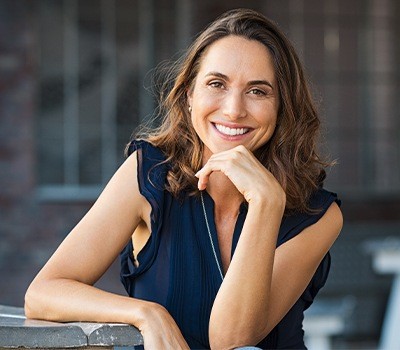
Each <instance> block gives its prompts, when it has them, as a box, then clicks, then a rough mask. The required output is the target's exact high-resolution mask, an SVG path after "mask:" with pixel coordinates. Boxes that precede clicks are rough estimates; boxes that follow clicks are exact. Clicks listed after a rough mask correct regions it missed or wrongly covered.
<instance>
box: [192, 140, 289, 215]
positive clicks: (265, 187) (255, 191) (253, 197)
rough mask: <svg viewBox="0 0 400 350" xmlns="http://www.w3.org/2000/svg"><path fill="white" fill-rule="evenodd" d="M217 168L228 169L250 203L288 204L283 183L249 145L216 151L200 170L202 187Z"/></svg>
mask: <svg viewBox="0 0 400 350" xmlns="http://www.w3.org/2000/svg"><path fill="white" fill-rule="evenodd" d="M215 171H220V172H222V173H224V174H225V175H226V176H227V177H228V178H229V179H230V180H231V181H232V183H233V184H234V185H235V187H236V188H237V189H238V191H239V192H240V193H241V194H242V195H243V196H244V198H245V200H246V201H247V202H248V203H249V204H251V203H252V202H257V203H264V204H266V203H269V204H273V205H274V206H276V205H279V206H280V207H283V209H284V208H285V204H286V195H285V192H284V190H283V189H282V187H281V185H280V184H279V182H278V181H277V180H276V179H275V177H274V176H273V175H272V174H271V172H269V171H268V170H267V169H266V168H265V167H264V166H263V165H262V164H261V163H260V162H259V161H258V159H257V158H256V157H255V156H254V155H253V153H252V152H250V151H249V150H248V149H247V148H246V147H244V146H237V147H235V148H232V149H231V150H228V151H224V152H220V153H216V154H213V155H212V156H211V157H210V158H209V159H208V161H207V163H206V164H205V165H204V167H203V168H202V169H201V170H200V171H198V172H197V174H196V176H197V177H198V179H199V182H198V188H199V190H204V189H205V188H206V187H207V184H208V181H209V177H210V175H211V174H212V173H213V172H215Z"/></svg>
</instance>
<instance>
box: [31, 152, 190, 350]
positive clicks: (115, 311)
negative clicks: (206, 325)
mask: <svg viewBox="0 0 400 350" xmlns="http://www.w3.org/2000/svg"><path fill="white" fill-rule="evenodd" d="M136 169H137V159H136V154H133V155H131V156H130V157H129V158H128V159H127V160H126V161H125V163H124V164H123V165H122V166H121V167H120V168H119V169H118V171H117V172H116V173H115V175H114V176H113V178H112V179H111V180H110V182H109V183H108V184H107V186H106V188H105V189H104V191H103V193H102V194H101V195H100V197H99V198H98V200H97V201H96V203H95V204H94V205H93V207H92V208H91V209H90V210H89V211H88V213H87V214H86V215H85V216H84V217H83V219H82V220H81V221H80V222H79V223H78V225H77V226H76V227H75V228H74V229H73V230H72V231H71V233H70V234H69V235H68V236H67V237H66V239H65V240H64V241H63V243H62V244H61V245H60V247H59V248H58V249H57V251H56V252H55V253H54V254H53V256H52V257H51V258H50V260H49V261H48V262H47V264H46V265H45V266H44V267H43V269H42V270H41V271H40V272H39V274H38V275H37V276H36V278H35V279H34V280H33V282H32V284H31V285H30V287H29V288H28V291H27V293H26V296H25V313H26V315H27V317H29V318H38V319H46V320H54V321H95V322H122V323H128V324H132V325H134V326H136V327H138V328H139V330H140V331H141V332H142V334H143V336H144V340H145V345H146V346H147V345H148V346H149V347H152V346H157V347H158V346H162V344H163V342H164V341H167V342H170V343H171V344H174V345H175V346H176V348H181V347H182V348H185V347H186V342H185V341H184V339H183V337H182V335H181V333H180V331H179V329H178V327H177V326H176V324H175V322H174V320H173V319H172V317H171V316H170V315H169V314H168V312H167V311H166V310H165V309H164V308H163V307H162V306H161V305H158V304H155V303H150V302H146V301H143V300H138V299H134V298H129V297H126V296H121V295H116V294H112V293H108V292H105V291H102V290H100V289H98V288H95V287H93V284H94V283H95V282H96V281H97V280H98V279H99V278H100V277H101V276H102V275H103V274H104V272H105V271H106V270H107V269H108V267H109V266H110V265H111V263H112V262H113V261H114V260H115V258H116V257H117V256H118V254H119V252H120V251H121V250H122V248H123V247H124V246H125V245H126V243H127V242H128V241H129V239H130V238H131V236H132V233H133V232H134V230H135V229H136V227H137V226H138V224H139V222H140V221H141V220H144V221H146V220H148V218H145V217H144V215H143V210H144V209H143V208H148V206H149V204H148V202H147V201H146V199H145V198H144V197H143V196H142V195H141V194H140V192H139V187H138V182H137V172H136ZM154 330H157V333H154ZM146 342H147V343H146Z"/></svg>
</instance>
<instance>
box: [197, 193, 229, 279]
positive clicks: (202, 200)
mask: <svg viewBox="0 0 400 350" xmlns="http://www.w3.org/2000/svg"><path fill="white" fill-rule="evenodd" d="M200 198H201V204H202V206H203V213H204V219H205V221H206V226H207V231H208V237H209V238H210V243H211V248H212V251H213V253H214V259H215V262H216V263H217V267H218V271H219V274H220V275H221V280H224V275H223V274H222V270H221V266H220V265H219V261H218V258H217V253H216V252H215V247H214V242H213V239H212V236H211V231H210V226H209V225H208V219H207V213H206V206H205V205H204V199H203V192H200Z"/></svg>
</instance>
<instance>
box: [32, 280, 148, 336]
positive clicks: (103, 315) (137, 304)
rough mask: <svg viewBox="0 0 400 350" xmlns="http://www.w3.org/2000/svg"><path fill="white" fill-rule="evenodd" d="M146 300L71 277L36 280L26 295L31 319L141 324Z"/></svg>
mask: <svg viewBox="0 0 400 350" xmlns="http://www.w3.org/2000/svg"><path fill="white" fill-rule="evenodd" d="M146 306H147V305H146V302H144V301H141V300H138V299H133V298H129V297H126V296H121V295H117V294H113V293H109V292H105V291H102V290H100V289H98V288H95V287H93V286H90V285H87V284H84V283H81V282H77V281H73V280H68V279H54V280H48V281H34V282H33V283H32V285H31V286H30V287H29V289H28V291H27V293H26V296H25V313H26V316H27V317H29V318H37V319H45V320H49V321H59V322H68V321H93V322H117V323H128V324H132V325H135V326H137V327H138V328H139V327H140V325H141V322H142V320H143V314H144V311H145V308H146Z"/></svg>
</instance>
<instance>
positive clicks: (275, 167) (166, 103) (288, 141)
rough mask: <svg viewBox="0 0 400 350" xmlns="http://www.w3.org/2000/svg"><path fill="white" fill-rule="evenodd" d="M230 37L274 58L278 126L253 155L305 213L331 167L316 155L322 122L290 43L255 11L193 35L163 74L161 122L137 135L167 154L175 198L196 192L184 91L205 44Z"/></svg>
mask: <svg viewBox="0 0 400 350" xmlns="http://www.w3.org/2000/svg"><path fill="white" fill-rule="evenodd" d="M228 35H237V36H241V37H244V38H247V39H249V40H257V41H259V42H260V43H262V44H263V45H265V46H266V47H267V49H268V50H269V52H270V54H271V56H272V59H273V64H274V68H275V74H276V79H277V85H278V91H279V101H280V106H279V111H278V119H277V126H276V129H275V132H274V134H273V136H272V137H271V139H270V141H269V142H268V143H267V144H265V145H264V146H262V147H261V148H259V149H258V150H256V151H255V155H256V156H257V158H258V159H259V161H260V162H261V163H262V164H263V165H264V166H265V167H266V168H267V169H268V170H269V171H270V172H271V173H272V174H273V175H274V176H275V178H276V179H277V180H278V181H279V183H280V184H281V186H282V187H283V189H284V190H285V192H286V211H287V212H291V211H301V212H304V211H309V210H310V208H309V207H308V200H309V198H310V196H311V194H312V192H313V191H315V190H316V189H317V188H318V187H320V186H321V185H322V181H323V179H324V178H325V170H324V168H325V167H326V166H327V165H329V164H328V163H327V162H325V161H323V160H322V159H321V157H320V156H319V155H318V153H317V137H318V133H319V127H320V120H319V117H318V114H317V111H316V108H315V105H314V102H313V100H312V97H311V93H310V89H309V87H308V83H307V81H306V78H305V75H304V71H303V68H302V65H301V63H300V60H299V58H298V56H297V54H296V52H295V50H294V48H293V46H292V44H291V43H290V42H289V40H288V39H287V38H286V36H285V35H284V34H283V33H282V31H281V30H280V29H279V28H278V27H277V26H276V25H275V24H274V23H273V22H271V21H270V20H268V19H267V18H265V17H264V16H263V15H261V14H260V13H258V12H256V11H253V10H248V9H236V10H231V11H228V12H226V13H224V14H223V15H222V16H221V17H219V18H218V19H216V20H215V21H214V22H213V23H211V24H210V25H209V26H208V27H207V28H206V29H205V30H204V31H203V32H202V33H201V34H200V35H199V36H198V37H197V39H196V40H195V41H194V42H193V44H192V45H191V46H190V47H189V48H188V50H187V51H186V54H185V55H184V56H183V57H181V59H179V60H178V61H177V62H175V63H174V64H173V65H172V67H170V69H169V73H168V74H167V75H166V76H164V83H163V86H162V88H161V91H160V101H159V102H160V103H159V109H158V113H157V116H158V117H161V118H162V122H161V124H160V126H159V127H157V128H152V129H151V128H148V127H146V126H144V127H142V129H141V130H140V131H139V132H138V133H137V134H136V136H135V138H140V139H144V140H147V141H148V142H150V143H151V144H153V145H154V146H157V147H159V148H160V149H161V150H162V151H163V152H164V153H165V155H166V157H167V159H166V162H168V164H169V166H170V168H169V171H168V175H167V184H166V189H167V190H168V191H170V192H171V193H172V194H173V195H175V196H179V195H180V194H182V193H183V192H185V193H189V194H190V195H193V194H195V193H196V192H198V191H197V178H196V177H195V176H194V174H195V173H196V172H197V171H198V170H199V169H200V168H201V167H202V159H203V143H202V142H201V140H200V139H199V137H198V135H197V134H196V132H195V130H194V128H193V126H192V122H191V118H190V113H189V111H188V101H187V93H188V91H190V89H191V88H192V87H193V85H194V82H195V79H196V76H197V73H198V71H199V66H200V64H201V61H202V57H203V55H204V53H205V52H206V50H207V48H208V47H209V46H210V45H211V44H213V43H214V42H216V41H217V40H218V39H221V38H223V37H226V36H228ZM157 116H156V117H157Z"/></svg>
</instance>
